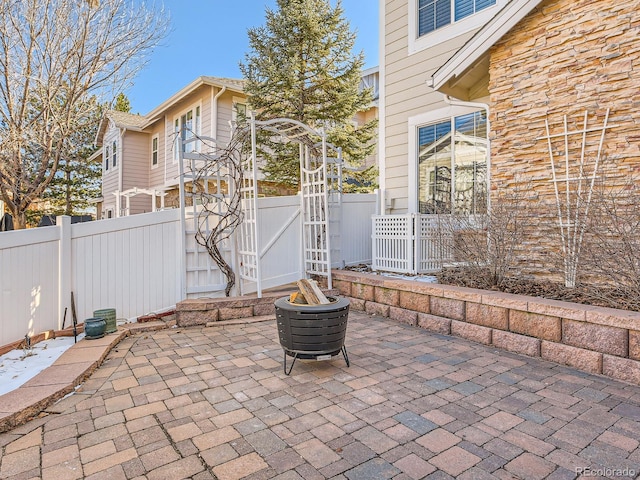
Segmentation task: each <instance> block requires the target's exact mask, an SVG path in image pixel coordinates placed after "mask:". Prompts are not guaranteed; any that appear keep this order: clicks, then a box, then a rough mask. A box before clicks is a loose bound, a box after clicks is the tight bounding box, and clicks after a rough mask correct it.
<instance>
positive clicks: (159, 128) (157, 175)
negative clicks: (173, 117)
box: [147, 117, 171, 188]
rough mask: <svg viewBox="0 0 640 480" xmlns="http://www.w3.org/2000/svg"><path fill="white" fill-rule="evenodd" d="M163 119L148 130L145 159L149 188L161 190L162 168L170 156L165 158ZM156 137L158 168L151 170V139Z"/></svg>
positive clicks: (162, 182) (162, 183)
mask: <svg viewBox="0 0 640 480" xmlns="http://www.w3.org/2000/svg"><path fill="white" fill-rule="evenodd" d="M164 126H165V125H164V117H163V118H161V119H160V120H158V121H157V122H155V123H154V124H153V125H151V127H150V128H149V135H148V138H147V145H148V147H147V148H148V149H149V155H148V157H147V165H148V168H149V188H162V186H163V185H164V167H165V162H166V161H167V158H168V159H169V162H170V161H171V156H169V157H167V152H166V149H165V139H166V138H167V136H166V132H165V128H164ZM155 135H158V166H157V167H155V168H152V165H151V139H152V138H153V137H154V136H155Z"/></svg>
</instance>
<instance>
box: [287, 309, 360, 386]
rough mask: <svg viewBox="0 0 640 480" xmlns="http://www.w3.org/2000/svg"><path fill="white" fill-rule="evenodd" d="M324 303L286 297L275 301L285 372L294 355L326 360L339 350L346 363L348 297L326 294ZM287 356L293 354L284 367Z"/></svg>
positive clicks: (347, 358) (288, 371)
mask: <svg viewBox="0 0 640 480" xmlns="http://www.w3.org/2000/svg"><path fill="white" fill-rule="evenodd" d="M328 299H329V300H330V301H331V303H329V304H326V305H299V304H296V303H291V302H289V297H283V298H279V299H278V300H276V301H275V306H276V321H277V323H278V337H279V339H280V345H282V348H283V350H284V373H285V374H286V375H289V374H290V373H291V370H292V369H293V365H294V364H295V362H296V359H298V358H300V359H305V360H328V359H330V358H331V357H333V356H335V355H338V354H339V353H340V352H342V355H343V356H344V361H345V362H346V363H347V367H348V366H349V356H348V355H347V347H345V346H344V339H345V336H346V334H347V316H348V315H349V300H347V299H346V298H335V297H328ZM287 356H290V357H293V362H292V363H291V367H290V368H289V370H287Z"/></svg>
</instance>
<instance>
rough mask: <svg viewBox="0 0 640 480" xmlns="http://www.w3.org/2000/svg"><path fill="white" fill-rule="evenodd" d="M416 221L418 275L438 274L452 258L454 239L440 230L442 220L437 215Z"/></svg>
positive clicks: (420, 216)
mask: <svg viewBox="0 0 640 480" xmlns="http://www.w3.org/2000/svg"><path fill="white" fill-rule="evenodd" d="M416 220H417V233H416V260H417V266H416V270H417V273H433V272H437V271H438V270H440V269H442V264H443V262H445V261H447V260H449V259H451V257H452V247H453V238H452V236H451V234H450V233H449V232H447V231H446V229H442V228H440V221H441V219H440V218H439V216H437V215H419V216H417V218H416Z"/></svg>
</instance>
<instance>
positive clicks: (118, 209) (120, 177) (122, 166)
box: [107, 128, 129, 218]
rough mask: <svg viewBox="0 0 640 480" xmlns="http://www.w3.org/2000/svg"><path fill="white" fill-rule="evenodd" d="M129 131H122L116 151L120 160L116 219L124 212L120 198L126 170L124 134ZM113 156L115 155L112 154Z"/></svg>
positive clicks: (122, 129) (123, 129) (124, 129)
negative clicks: (123, 157) (123, 172)
mask: <svg viewBox="0 0 640 480" xmlns="http://www.w3.org/2000/svg"><path fill="white" fill-rule="evenodd" d="M126 131H127V129H126V128H121V129H120V138H119V140H120V141H119V142H118V148H117V149H118V150H119V151H116V155H117V158H118V162H119V164H118V201H117V202H116V210H117V211H116V218H118V217H120V210H122V202H121V198H122V197H121V196H120V192H122V170H124V165H123V162H122V160H123V159H122V152H123V150H124V149H123V148H122V147H123V145H122V144H123V141H124V134H125V133H126ZM112 155H113V154H112ZM107 161H109V162H110V161H111V159H108V160H107ZM111 168H113V165H111ZM127 215H129V212H127Z"/></svg>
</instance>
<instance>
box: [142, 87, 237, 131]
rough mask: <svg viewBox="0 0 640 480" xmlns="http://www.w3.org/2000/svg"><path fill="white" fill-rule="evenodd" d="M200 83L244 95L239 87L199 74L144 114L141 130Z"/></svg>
mask: <svg viewBox="0 0 640 480" xmlns="http://www.w3.org/2000/svg"><path fill="white" fill-rule="evenodd" d="M202 85H211V86H213V87H217V88H223V87H226V88H227V90H233V91H234V92H237V93H240V94H243V95H244V92H243V91H242V90H241V89H239V88H236V87H233V86H229V85H225V84H224V83H221V82H215V81H212V80H211V79H210V77H203V76H200V77H198V78H196V79H195V80H194V81H193V82H191V83H190V84H189V85H187V86H186V87H184V88H183V89H182V90H180V91H179V92H178V93H175V94H173V95H172V96H171V97H169V98H168V99H167V100H165V101H164V102H162V103H161V104H160V105H159V106H157V107H156V108H154V109H153V110H151V111H150V112H149V113H148V114H146V115H145V118H146V119H147V121H146V123H145V124H144V125H143V126H142V130H143V129H145V128H147V127H148V126H149V125H151V124H152V123H154V122H156V121H157V120H159V119H160V118H161V117H162V115H163V114H164V112H165V110H167V109H168V108H170V107H172V106H173V105H175V104H176V103H178V102H179V101H181V100H182V99H183V98H185V97H186V96H187V95H189V94H190V93H192V92H193V91H194V90H196V89H197V88H198V87H200V86H202Z"/></svg>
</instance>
